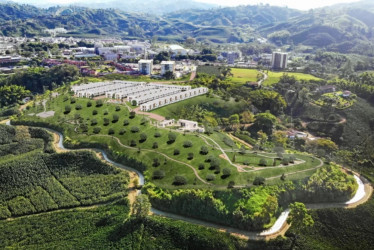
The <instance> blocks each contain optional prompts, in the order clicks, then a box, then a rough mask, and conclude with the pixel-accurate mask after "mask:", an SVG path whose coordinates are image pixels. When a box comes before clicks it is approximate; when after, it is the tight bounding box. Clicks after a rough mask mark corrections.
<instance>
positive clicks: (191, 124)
mask: <svg viewBox="0 0 374 250" xmlns="http://www.w3.org/2000/svg"><path fill="white" fill-rule="evenodd" d="M177 125H178V126H179V127H180V129H181V130H188V131H198V132H201V133H203V132H205V129H204V128H202V127H199V124H198V123H197V122H195V121H189V120H182V119H179V120H178V122H177Z"/></svg>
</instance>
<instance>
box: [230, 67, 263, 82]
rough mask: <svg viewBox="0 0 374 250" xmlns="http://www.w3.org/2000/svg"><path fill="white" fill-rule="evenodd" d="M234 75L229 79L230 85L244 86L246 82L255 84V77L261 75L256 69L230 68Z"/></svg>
mask: <svg viewBox="0 0 374 250" xmlns="http://www.w3.org/2000/svg"><path fill="white" fill-rule="evenodd" d="M231 73H232V74H233V75H234V76H233V77H232V78H230V79H231V82H232V83H235V84H245V83H246V82H257V75H258V74H261V73H260V72H258V70H257V69H238V68H231Z"/></svg>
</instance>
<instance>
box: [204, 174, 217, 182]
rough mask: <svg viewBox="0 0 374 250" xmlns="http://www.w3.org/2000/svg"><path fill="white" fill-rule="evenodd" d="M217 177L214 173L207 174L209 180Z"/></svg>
mask: <svg viewBox="0 0 374 250" xmlns="http://www.w3.org/2000/svg"><path fill="white" fill-rule="evenodd" d="M215 179H216V176H215V175H214V174H208V175H207V176H206V180H207V181H214V180H215Z"/></svg>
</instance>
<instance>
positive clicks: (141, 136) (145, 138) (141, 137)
mask: <svg viewBox="0 0 374 250" xmlns="http://www.w3.org/2000/svg"><path fill="white" fill-rule="evenodd" d="M146 140H147V134H145V133H141V134H140V141H141V142H145V141H146Z"/></svg>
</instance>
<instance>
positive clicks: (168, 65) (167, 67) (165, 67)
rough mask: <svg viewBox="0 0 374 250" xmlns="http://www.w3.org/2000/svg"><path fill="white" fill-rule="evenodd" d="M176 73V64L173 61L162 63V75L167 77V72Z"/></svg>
mask: <svg viewBox="0 0 374 250" xmlns="http://www.w3.org/2000/svg"><path fill="white" fill-rule="evenodd" d="M174 71H175V62H172V61H162V62H161V75H165V74H166V72H172V73H174Z"/></svg>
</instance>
